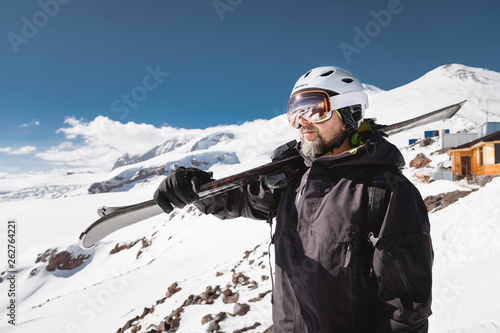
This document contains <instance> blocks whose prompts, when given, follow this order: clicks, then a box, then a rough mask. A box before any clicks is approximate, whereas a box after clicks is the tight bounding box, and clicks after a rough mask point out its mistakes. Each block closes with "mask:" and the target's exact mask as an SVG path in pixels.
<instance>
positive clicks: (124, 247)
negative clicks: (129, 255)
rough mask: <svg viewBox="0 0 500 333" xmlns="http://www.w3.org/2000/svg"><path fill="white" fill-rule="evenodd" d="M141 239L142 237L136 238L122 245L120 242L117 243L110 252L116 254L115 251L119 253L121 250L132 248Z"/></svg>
mask: <svg viewBox="0 0 500 333" xmlns="http://www.w3.org/2000/svg"><path fill="white" fill-rule="evenodd" d="M139 241H140V239H138V240H136V241H134V242H131V243H128V244H122V245H120V243H116V245H115V247H114V248H113V249H112V250H111V251H109V253H110V254H115V253H118V252H120V251H123V250H127V249H130V248H131V247H133V246H134V245H135V244H137V243H138V242H139Z"/></svg>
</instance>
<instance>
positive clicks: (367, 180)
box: [196, 133, 433, 333]
mask: <svg viewBox="0 0 500 333" xmlns="http://www.w3.org/2000/svg"><path fill="white" fill-rule="evenodd" d="M306 164H309V165H307V168H306V170H305V171H304V172H303V174H302V176H301V177H297V178H296V179H295V180H294V181H292V183H291V185H290V186H289V187H288V188H286V190H284V191H283V193H278V192H277V191H272V190H270V189H268V188H267V187H266V186H265V185H263V184H262V183H261V184H258V183H255V184H251V185H249V186H247V187H244V188H239V189H236V190H233V191H230V192H227V193H224V194H220V195H218V196H216V197H213V198H209V199H205V200H202V201H200V202H198V203H197V204H196V206H197V207H198V208H199V209H200V210H201V211H202V212H204V213H206V214H214V215H216V216H218V217H219V218H222V219H226V218H234V217H239V216H245V217H249V218H253V219H267V218H268V216H269V214H270V213H271V212H273V211H275V210H277V215H276V230H275V235H274V242H275V253H276V254H275V256H276V287H275V290H274V304H273V322H274V327H273V332H296V333H322V332H328V333H332V332H336V333H343V332H346V333H347V332H377V333H381V332H421V333H423V332H427V330H428V321H427V318H428V317H429V315H430V314H431V309H430V306H431V284H432V272H431V269H432V262H433V250H432V244H431V239H430V234H429V233H430V226H429V221H428V214H427V209H426V207H425V204H424V202H423V200H422V197H421V196H420V193H419V192H418V190H417V189H416V188H415V187H414V186H413V184H411V182H410V181H409V180H408V179H406V178H405V177H404V176H403V175H401V174H399V173H397V172H396V173H394V172H393V171H391V170H394V169H397V168H401V167H402V166H403V165H404V159H403V157H402V155H401V153H400V152H399V150H398V149H397V148H396V147H395V146H394V145H392V144H391V143H389V142H388V141H386V140H385V139H384V138H382V137H381V136H380V135H379V134H378V133H375V134H373V135H372V136H371V137H370V138H369V139H368V141H367V142H366V144H364V145H363V146H361V147H359V148H357V149H353V150H351V151H348V152H344V153H342V154H340V155H336V156H324V157H320V158H318V159H316V160H315V161H314V162H312V163H306ZM377 175H378V178H380V175H384V177H385V180H386V185H387V189H386V192H385V193H386V194H387V196H386V198H387V200H386V203H385V205H384V211H383V212H382V214H381V220H380V222H377V223H376V224H378V225H379V226H378V227H379V228H380V233H378V232H377V230H371V228H373V225H370V223H368V221H371V220H370V218H371V217H370V216H371V215H373V211H372V210H371V209H370V205H371V204H373V203H372V202H369V201H370V200H372V199H371V197H370V196H369V195H368V191H369V189H370V186H371V184H372V182H373V178H374V177H376V176H377ZM380 226H381V227H380ZM372 231H374V233H375V236H376V235H377V234H378V239H379V240H378V242H376V246H374V245H373V243H372V242H369V241H368V240H367V239H368V235H369V233H370V232H372ZM372 240H373V238H372Z"/></svg>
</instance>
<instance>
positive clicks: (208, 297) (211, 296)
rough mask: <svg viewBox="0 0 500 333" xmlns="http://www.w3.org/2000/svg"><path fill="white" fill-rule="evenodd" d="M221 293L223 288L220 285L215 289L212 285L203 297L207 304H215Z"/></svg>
mask: <svg viewBox="0 0 500 333" xmlns="http://www.w3.org/2000/svg"><path fill="white" fill-rule="evenodd" d="M220 294H221V290H220V287H219V286H215V288H214V289H212V287H211V286H208V287H207V289H206V290H205V292H204V293H203V295H202V298H203V301H204V302H205V304H214V301H215V300H216V299H217V298H219V296H220Z"/></svg>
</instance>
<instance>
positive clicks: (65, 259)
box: [45, 251, 90, 272]
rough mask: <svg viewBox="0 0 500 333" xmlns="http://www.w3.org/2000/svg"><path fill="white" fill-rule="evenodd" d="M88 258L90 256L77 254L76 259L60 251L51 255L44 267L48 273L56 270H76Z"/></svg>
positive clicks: (70, 254)
mask: <svg viewBox="0 0 500 333" xmlns="http://www.w3.org/2000/svg"><path fill="white" fill-rule="evenodd" d="M88 258H90V254H86V255H84V254H79V255H78V256H77V257H73V254H72V253H70V252H68V251H62V252H59V253H57V254H56V255H53V256H52V257H50V259H49V263H48V264H47V266H46V267H45V269H46V270H48V271H49V272H53V271H55V270H56V269H60V270H70V269H74V268H77V267H78V266H80V265H81V264H83V263H84V261H85V260H87V259H88Z"/></svg>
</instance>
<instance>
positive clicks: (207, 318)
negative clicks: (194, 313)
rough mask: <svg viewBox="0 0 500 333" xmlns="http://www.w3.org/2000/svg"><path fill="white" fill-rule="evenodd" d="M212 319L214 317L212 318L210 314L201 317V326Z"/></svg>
mask: <svg viewBox="0 0 500 333" xmlns="http://www.w3.org/2000/svg"><path fill="white" fill-rule="evenodd" d="M213 319H214V317H212V315H211V314H207V315H206V316H203V318H201V324H202V325H205V324H206V323H208V322H210V321H212V320H213Z"/></svg>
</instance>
